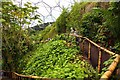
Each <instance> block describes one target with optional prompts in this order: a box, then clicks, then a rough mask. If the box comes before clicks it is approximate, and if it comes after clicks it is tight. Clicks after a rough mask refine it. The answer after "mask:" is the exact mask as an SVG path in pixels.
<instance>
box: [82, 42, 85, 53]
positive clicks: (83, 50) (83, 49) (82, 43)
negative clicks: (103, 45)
mask: <svg viewBox="0 0 120 80" xmlns="http://www.w3.org/2000/svg"><path fill="white" fill-rule="evenodd" d="M84 42H85V40H83V42H82V49H83V54H84Z"/></svg>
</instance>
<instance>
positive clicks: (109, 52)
mask: <svg viewBox="0 0 120 80" xmlns="http://www.w3.org/2000/svg"><path fill="white" fill-rule="evenodd" d="M70 35H72V36H75V37H79V38H83V39H86V40H87V41H89V42H90V43H91V44H93V45H95V46H96V47H98V48H99V49H101V50H103V51H105V52H107V53H108V54H110V55H115V53H114V52H112V51H109V50H107V49H105V48H103V47H101V46H99V45H98V44H96V43H95V42H93V41H91V40H90V39H88V38H87V37H83V36H79V35H74V34H70Z"/></svg>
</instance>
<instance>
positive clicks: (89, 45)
mask: <svg viewBox="0 0 120 80" xmlns="http://www.w3.org/2000/svg"><path fill="white" fill-rule="evenodd" d="M90 52H91V44H90V43H89V44H88V60H90V55H91V53H90Z"/></svg>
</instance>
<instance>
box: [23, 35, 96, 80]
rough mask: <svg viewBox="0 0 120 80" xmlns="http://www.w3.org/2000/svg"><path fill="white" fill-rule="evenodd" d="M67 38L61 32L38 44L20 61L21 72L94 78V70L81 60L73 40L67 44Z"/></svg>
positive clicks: (51, 76) (53, 76)
mask: <svg viewBox="0 0 120 80" xmlns="http://www.w3.org/2000/svg"><path fill="white" fill-rule="evenodd" d="M71 38H72V37H71ZM68 39H69V40H70V38H68V37H67V38H66V37H65V36H64V34H62V35H60V36H56V37H55V38H53V39H52V40H50V41H49V42H47V43H44V44H42V43H40V44H38V47H37V49H36V50H35V51H33V52H32V53H31V54H32V55H29V56H30V57H29V56H27V57H25V58H24V59H23V60H22V61H21V63H24V64H25V66H24V69H23V71H22V73H23V74H26V75H37V76H41V77H47V78H82V79H84V78H95V73H96V71H95V70H94V69H93V67H92V66H91V65H90V64H89V63H88V62H86V61H85V60H82V55H80V53H81V52H80V51H79V50H78V49H77V46H76V44H75V43H74V42H73V43H71V44H72V45H71V46H68V45H67V41H66V40H68ZM73 41H75V40H74V39H73ZM25 59H28V60H25ZM80 59H81V60H80ZM22 66H23V64H22Z"/></svg>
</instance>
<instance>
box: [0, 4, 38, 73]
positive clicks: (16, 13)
mask: <svg viewBox="0 0 120 80" xmlns="http://www.w3.org/2000/svg"><path fill="white" fill-rule="evenodd" d="M36 9H37V7H32V6H31V4H30V3H26V4H25V8H21V7H18V6H16V5H14V4H13V3H12V2H3V3H2V9H1V10H2V18H1V19H0V21H1V22H2V27H1V28H2V53H3V55H2V57H3V63H4V64H3V69H4V70H14V71H16V69H17V65H18V63H17V62H18V61H19V60H20V59H21V58H22V56H24V55H25V54H26V53H28V52H29V51H31V49H32V48H33V47H32V46H33V44H32V41H31V39H30V37H29V33H28V31H27V30H23V27H28V28H29V24H30V21H32V20H36V19H38V15H34V16H33V15H32V16H31V14H32V13H34V11H35V10H36ZM35 16H36V17H35ZM13 66H14V67H13Z"/></svg>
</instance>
